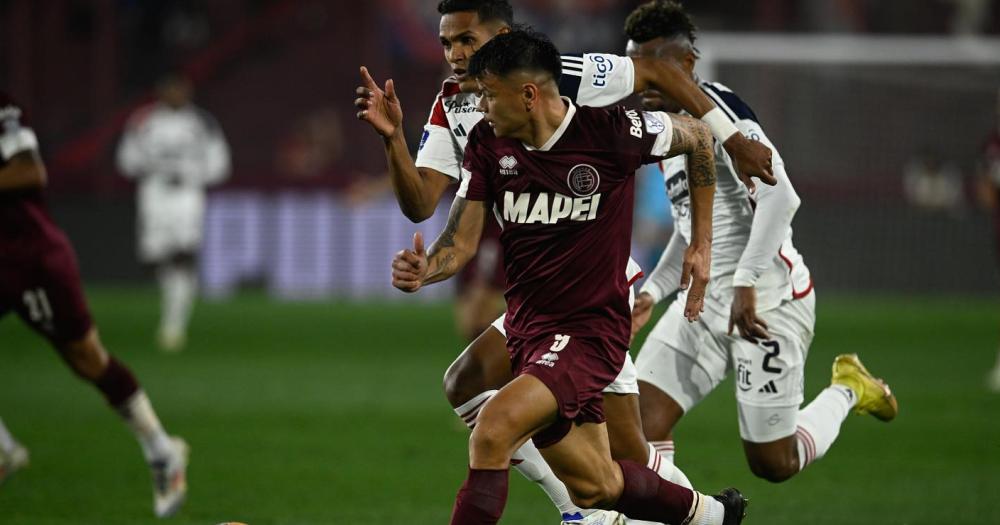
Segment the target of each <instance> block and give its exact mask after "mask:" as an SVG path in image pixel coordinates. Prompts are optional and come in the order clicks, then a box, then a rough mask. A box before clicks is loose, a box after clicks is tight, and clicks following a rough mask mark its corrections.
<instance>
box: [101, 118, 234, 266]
mask: <svg viewBox="0 0 1000 525" xmlns="http://www.w3.org/2000/svg"><path fill="white" fill-rule="evenodd" d="M118 167H119V169H121V171H122V173H123V174H124V175H125V176H127V177H129V178H135V179H137V181H138V185H139V191H138V211H139V234H140V252H141V253H140V254H141V255H142V257H143V258H144V259H148V260H155V259H158V258H161V257H164V256H167V255H169V253H170V252H171V251H176V250H193V249H197V246H198V244H199V243H200V241H201V229H202V219H203V216H204V208H205V187H207V186H210V185H213V184H218V183H220V182H222V181H223V180H225V179H226V177H227V176H228V175H229V167H230V158H229V146H228V145H227V144H226V139H225V137H224V136H223V134H222V130H221V129H220V128H219V125H218V124H217V123H216V122H215V119H213V118H212V117H211V116H210V115H208V113H206V112H204V111H202V110H200V109H198V108H196V107H194V106H192V105H188V106H185V107H182V108H179V109H174V108H171V107H169V106H166V105H165V104H159V103H158V104H154V105H152V106H149V107H147V108H143V109H140V110H139V111H137V112H136V113H135V114H134V115H133V116H132V117H131V119H130V120H129V122H128V124H127V126H126V129H125V133H124V135H123V136H122V140H121V143H120V144H119V146H118Z"/></svg>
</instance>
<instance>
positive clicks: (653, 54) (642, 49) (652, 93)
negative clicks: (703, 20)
mask: <svg viewBox="0 0 1000 525" xmlns="http://www.w3.org/2000/svg"><path fill="white" fill-rule="evenodd" d="M625 54H626V55H628V56H630V57H633V58H639V57H648V58H658V59H661V60H671V61H674V62H676V63H678V64H680V65H681V67H683V68H684V70H685V71H687V72H688V73H690V74H691V75H692V76H693V75H694V63H695V61H696V60H697V57H695V55H694V53H692V52H691V46H690V43H689V42H687V41H686V40H684V39H666V38H663V37H658V38H654V39H652V40H649V41H647V42H643V43H641V44H640V43H638V42H636V41H635V40H629V41H628V45H627V46H626V48H625ZM639 95H640V97H641V98H642V107H643V109H645V110H647V111H670V112H673V113H678V112H680V111H681V109H682V108H681V105H680V104H679V103H677V101H675V100H673V99H671V98H670V97H668V96H667V95H666V94H664V93H661V92H659V91H658V90H655V89H647V90H645V91H643V92H642V93H640V94H639Z"/></svg>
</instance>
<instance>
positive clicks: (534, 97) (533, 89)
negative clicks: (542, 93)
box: [521, 82, 538, 112]
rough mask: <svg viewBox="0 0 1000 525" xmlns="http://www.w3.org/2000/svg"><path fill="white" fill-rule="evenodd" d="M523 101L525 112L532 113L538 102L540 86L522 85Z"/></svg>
mask: <svg viewBox="0 0 1000 525" xmlns="http://www.w3.org/2000/svg"><path fill="white" fill-rule="evenodd" d="M521 100H522V101H523V102H524V110H525V111H526V112H527V111H531V108H533V107H535V103H537V102H538V86H536V85H535V84H533V83H531V82H527V83H524V84H521Z"/></svg>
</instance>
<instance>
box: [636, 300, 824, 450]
mask: <svg viewBox="0 0 1000 525" xmlns="http://www.w3.org/2000/svg"><path fill="white" fill-rule="evenodd" d="M683 308H684V305H683V304H682V303H681V302H679V301H674V302H673V303H672V304H671V305H670V307H669V308H668V309H667V312H666V313H665V314H664V315H663V317H662V318H661V319H660V320H659V322H658V323H657V324H656V326H655V327H654V328H653V330H652V332H650V334H649V337H648V338H647V339H646V342H645V344H643V346H642V349H641V350H640V351H639V357H638V359H636V366H637V368H638V373H639V380H641V381H645V382H646V383H649V384H651V385H653V386H655V387H656V388H658V389H660V390H662V391H663V392H664V393H666V394H667V395H669V396H670V397H671V398H673V399H674V401H676V402H677V404H679V405H680V406H681V408H683V409H684V411H685V412H688V411H689V410H691V409H692V408H694V406H695V405H697V404H698V403H699V402H701V400H702V399H704V398H705V396H707V395H708V393H709V392H711V391H712V390H713V389H715V387H716V386H718V385H719V384H720V383H721V382H722V380H723V379H725V377H726V375H727V374H728V372H729V371H730V370H734V371H735V373H734V379H735V381H736V401H737V405H738V407H739V409H738V410H739V416H740V417H739V425H740V436H742V437H743V439H744V440H746V441H751V442H754V443H767V442H770V441H775V440H777V439H780V438H783V437H786V436H790V435H792V434H794V433H795V425H796V414H797V413H798V409H799V405H801V404H802V401H803V387H804V385H803V380H804V375H803V372H804V369H805V362H806V358H807V357H808V354H809V345H810V344H812V339H813V334H814V327H815V323H816V294H815V292H813V293H810V294H809V295H807V296H806V297H803V298H802V299H798V300H789V301H785V302H783V303H782V304H781V305H780V306H778V307H777V308H775V309H773V310H769V311H767V312H763V313H761V314H760V317H761V318H762V319H764V321H765V322H766V323H767V325H768V333H770V334H771V339H769V340H767V341H761V342H759V343H758V344H753V343H751V342H749V341H746V340H744V339H742V338H740V337H739V336H738V335H735V332H734V335H732V336H730V335H728V334H727V331H728V329H729V315H728V313H727V314H725V315H723V314H721V313H718V312H719V311H721V310H723V309H721V308H709V307H706V308H705V312H704V313H703V314H702V316H701V319H699V320H698V321H696V322H694V323H689V322H687V320H686V319H684V310H683ZM725 311H727V312H728V309H725Z"/></svg>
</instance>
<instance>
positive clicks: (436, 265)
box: [392, 197, 486, 293]
mask: <svg viewBox="0 0 1000 525" xmlns="http://www.w3.org/2000/svg"><path fill="white" fill-rule="evenodd" d="M485 217H486V206H485V205H484V204H483V202H482V201H470V200H466V199H464V198H462V197H455V201H454V202H452V205H451V212H450V213H449V215H448V224H447V225H445V228H444V231H442V232H441V234H440V235H438V238H437V240H436V241H434V244H432V245H431V247H430V250H428V251H427V252H426V253H425V252H424V239H423V236H422V235H421V234H420V233H419V232H418V233H416V234H415V235H414V236H413V250H402V251H400V252H398V253H397V254H396V257H395V258H394V259H393V261H392V285H393V286H395V287H396V288H399V289H400V290H402V291H404V292H407V293H413V292H415V291H417V290H419V289H420V288H421V287H422V286H423V285H425V284H431V283H436V282H438V281H443V280H445V279H448V278H449V277H451V276H453V275H455V274H456V273H458V271H459V270H461V269H462V267H464V266H465V264H466V263H468V262H469V260H470V259H472V257H473V256H474V255H475V254H476V250H477V249H478V248H479V237H480V236H481V235H482V233H483V223H484V221H485Z"/></svg>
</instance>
